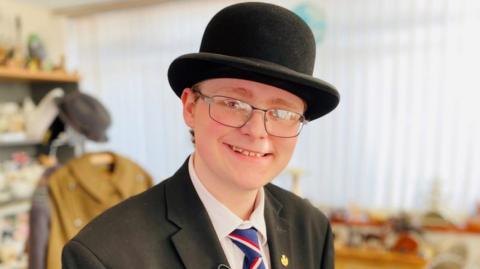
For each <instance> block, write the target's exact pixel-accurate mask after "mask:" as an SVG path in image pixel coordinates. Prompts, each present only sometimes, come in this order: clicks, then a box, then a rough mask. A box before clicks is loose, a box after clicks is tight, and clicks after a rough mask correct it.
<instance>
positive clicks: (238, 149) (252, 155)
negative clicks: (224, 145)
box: [230, 146, 264, 158]
mask: <svg viewBox="0 0 480 269" xmlns="http://www.w3.org/2000/svg"><path fill="white" fill-rule="evenodd" d="M230 147H231V148H232V149H233V151H236V152H238V153H241V154H243V155H245V156H249V157H258V158H260V157H263V156H264V154H263V153H258V152H252V151H248V150H244V149H242V148H239V147H235V146H230Z"/></svg>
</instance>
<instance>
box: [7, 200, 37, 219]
mask: <svg viewBox="0 0 480 269" xmlns="http://www.w3.org/2000/svg"><path fill="white" fill-rule="evenodd" d="M30 206H31V201H30V199H22V200H14V201H8V202H5V203H1V204H0V218H2V217H4V216H8V215H12V214H17V213H20V212H27V211H28V210H29V209H30Z"/></svg>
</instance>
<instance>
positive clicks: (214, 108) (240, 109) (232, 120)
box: [210, 96, 252, 127]
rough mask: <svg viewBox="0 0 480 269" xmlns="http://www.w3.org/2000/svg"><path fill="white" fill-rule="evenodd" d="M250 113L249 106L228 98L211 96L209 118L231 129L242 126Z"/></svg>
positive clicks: (250, 108)
mask: <svg viewBox="0 0 480 269" xmlns="http://www.w3.org/2000/svg"><path fill="white" fill-rule="evenodd" d="M251 113H252V107H251V106H250V105H249V104H247V103H244V102H242V101H239V100H236V99H232V98H228V97H222V96H213V97H212V102H211V103H210V117H212V118H213V119H214V120H216V121H217V122H219V123H221V124H224V125H227V126H231V127H240V126H242V125H244V124H245V122H246V121H247V120H248V119H249V118H250V114H251Z"/></svg>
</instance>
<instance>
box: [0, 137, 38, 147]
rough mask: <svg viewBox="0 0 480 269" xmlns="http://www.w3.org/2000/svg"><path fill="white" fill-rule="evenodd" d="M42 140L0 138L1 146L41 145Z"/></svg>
mask: <svg viewBox="0 0 480 269" xmlns="http://www.w3.org/2000/svg"><path fill="white" fill-rule="evenodd" d="M41 142H42V141H40V140H35V139H25V140H19V141H2V140H1V139H0V148H8V147H29V146H36V145H39V144H40V143H41Z"/></svg>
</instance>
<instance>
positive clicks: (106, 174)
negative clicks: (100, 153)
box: [47, 154, 153, 269]
mask: <svg viewBox="0 0 480 269" xmlns="http://www.w3.org/2000/svg"><path fill="white" fill-rule="evenodd" d="M93 155H94V154H85V155H83V156H81V157H80V158H77V159H74V160H72V161H70V162H68V163H67V164H66V165H65V166H64V167H62V168H60V169H59V170H58V171H56V172H55V173H54V174H53V175H51V177H50V178H49V182H48V188H49V195H50V208H51V225H50V235H49V245H48V252H47V268H48V269H60V268H61V252H62V248H63V246H64V244H65V243H67V242H68V240H70V239H71V238H72V237H74V236H75V235H76V234H77V233H78V231H80V229H81V228H83V227H84V226H85V225H86V224H87V223H88V222H89V221H90V220H92V219H93V218H94V217H96V216H97V215H99V214H100V213H102V212H103V211H105V210H106V209H108V208H110V207H112V206H113V205H115V204H117V203H119V202H121V201H123V200H125V199H127V198H129V197H130V196H133V195H135V194H138V193H140V192H142V191H144V190H146V189H148V188H150V187H151V186H152V185H153V182H152V178H151V177H150V176H149V175H148V174H147V173H146V172H145V171H144V170H143V169H142V168H141V167H140V166H138V165H137V164H135V163H134V162H132V161H130V160H128V159H126V158H124V157H122V156H119V155H117V154H111V155H112V156H113V162H112V164H111V169H108V167H107V166H101V165H97V164H94V163H93V162H92V156H93Z"/></svg>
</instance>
